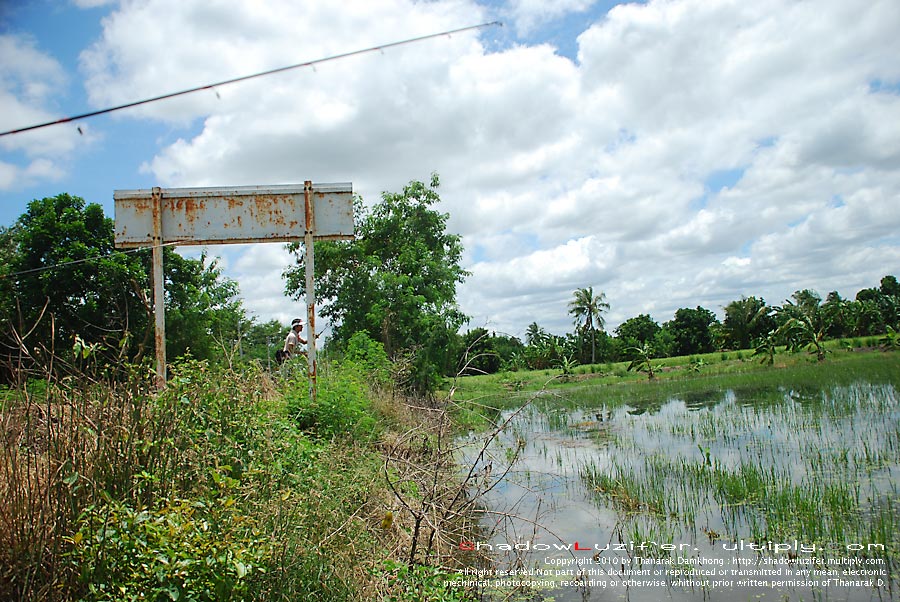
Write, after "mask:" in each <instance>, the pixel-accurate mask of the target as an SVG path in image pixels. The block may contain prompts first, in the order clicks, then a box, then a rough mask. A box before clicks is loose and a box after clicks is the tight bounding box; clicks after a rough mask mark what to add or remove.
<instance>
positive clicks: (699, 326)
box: [663, 305, 719, 355]
mask: <svg viewBox="0 0 900 602" xmlns="http://www.w3.org/2000/svg"><path fill="white" fill-rule="evenodd" d="M718 322H719V320H718V318H716V314H714V313H713V312H711V311H710V310H708V309H705V308H703V307H700V306H699V305H698V306H697V307H696V308H695V309H690V308H687V307H682V308H680V309H678V310H677V311H676V312H675V317H674V319H672V320H671V321H669V322H666V323H665V325H664V328H663V329H664V330H667V331H669V332H671V333H672V336H673V338H674V339H675V341H674V345H673V346H672V355H692V354H695V353H709V352H711V351H713V349H714V345H713V335H712V331H711V330H710V329H711V327H712V326H713V325H714V324H717V323H718Z"/></svg>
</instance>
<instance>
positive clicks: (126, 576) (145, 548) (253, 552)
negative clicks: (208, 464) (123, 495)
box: [69, 498, 267, 602]
mask: <svg viewBox="0 0 900 602" xmlns="http://www.w3.org/2000/svg"><path fill="white" fill-rule="evenodd" d="M227 500H228V498H226V499H225V500H222V501H221V502H220V504H218V507H216V506H209V505H207V504H204V503H203V502H201V501H199V500H195V501H189V500H180V499H175V500H166V501H165V503H164V504H162V505H161V507H160V508H158V509H156V510H152V511H151V510H138V509H135V508H132V507H130V506H129V505H127V504H124V503H122V502H119V501H115V500H111V499H107V500H106V501H105V503H101V504H99V505H96V506H91V507H89V508H87V509H86V510H85V511H84V512H83V513H82V515H81V517H80V519H79V524H78V530H77V531H76V533H75V536H74V537H73V538H72V544H73V546H72V552H71V553H70V554H69V559H70V560H71V561H72V562H74V563H75V566H76V567H77V569H76V570H77V571H78V575H79V579H78V580H79V582H80V583H82V584H83V586H84V588H85V591H84V593H83V594H82V597H81V599H82V600H85V601H93V600H97V601H99V600H109V599H115V600H121V601H123V602H124V601H132V600H134V601H138V600H185V601H196V602H207V601H210V602H212V601H216V600H234V599H241V598H243V597H244V595H245V593H246V591H247V585H248V575H250V574H251V573H253V572H258V571H260V570H261V567H260V566H259V563H260V561H261V560H262V558H263V556H264V555H265V554H264V552H265V550H266V547H267V544H266V542H265V541H260V540H256V539H253V538H252V537H248V535H249V534H248V533H242V531H243V529H241V528H240V525H241V523H243V522H244V521H245V520H246V518H247V517H243V516H241V515H239V514H238V513H237V512H235V511H234V510H233V509H234V506H233V500H231V503H229V502H228V501H227Z"/></svg>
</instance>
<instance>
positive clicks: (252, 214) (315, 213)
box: [113, 181, 353, 397]
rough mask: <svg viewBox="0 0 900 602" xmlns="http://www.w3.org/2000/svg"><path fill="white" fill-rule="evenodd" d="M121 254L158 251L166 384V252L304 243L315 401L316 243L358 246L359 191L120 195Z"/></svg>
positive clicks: (160, 373) (156, 280)
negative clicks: (354, 242) (169, 248)
mask: <svg viewBox="0 0 900 602" xmlns="http://www.w3.org/2000/svg"><path fill="white" fill-rule="evenodd" d="M113 197H114V199H115V204H116V247H118V248H135V247H142V246H147V245H151V246H152V247H153V305H154V315H155V324H156V337H155V338H156V378H157V384H158V386H159V387H163V386H164V385H165V381H166V346H165V342H166V339H165V332H166V324H165V310H164V308H165V301H164V299H165V290H164V280H163V259H162V257H163V254H162V251H163V249H162V246H163V245H164V244H167V243H177V244H179V245H201V244H230V243H250V242H299V241H300V240H302V241H303V242H304V245H305V246H306V301H307V323H308V324H309V326H308V328H307V345H308V358H309V360H308V364H309V365H308V371H309V381H310V395H311V396H313V397H315V394H316V335H315V332H316V331H315V325H316V323H315V318H316V316H315V302H316V301H315V287H314V282H313V275H314V273H315V272H314V265H315V264H314V257H313V247H314V243H315V241H316V240H342V239H349V238H353V186H352V185H351V184H349V183H346V184H313V183H312V182H310V181H307V182H305V183H304V184H303V186H299V185H297V184H286V185H279V186H268V187H261V186H240V187H231V188H153V189H152V190H147V189H142V190H116V191H115V193H114V194H113Z"/></svg>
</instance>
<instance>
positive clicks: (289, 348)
mask: <svg viewBox="0 0 900 602" xmlns="http://www.w3.org/2000/svg"><path fill="white" fill-rule="evenodd" d="M301 332H303V318H294V319H293V320H291V331H290V332H289V333H288V335H287V337H286V338H285V339H284V349H282V350H281V357H280V360H279V361H284V360H286V359H290V358H291V357H292V356H293V355H294V353H302V351H301V350H300V349H298V348H297V347H298V343H299V344H302V345H306V339H304V338H303V337H302V336H300V333H301ZM295 350H296V351H295Z"/></svg>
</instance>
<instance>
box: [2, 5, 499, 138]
mask: <svg viewBox="0 0 900 602" xmlns="http://www.w3.org/2000/svg"><path fill="white" fill-rule="evenodd" d="M502 25H503V23H502V22H500V21H491V22H489V23H480V24H478V25H468V26H466V27H460V28H458V29H450V30H447V31H442V32H439V33H431V34H427V35H424V36H419V37H416V38H409V39H406V40H400V41H398V42H390V43H388V44H380V45H378V46H371V47H369V48H363V49H361V50H352V51H350V52H343V53H341V54H335V55H332V56H328V57H324V58H320V59H315V60H312V61H305V62H303V63H296V64H294V65H288V66H286V67H278V68H276V69H269V70H267V71H260V72H258V73H253V74H250V75H242V76H240V77H234V78H231V79H226V80H223V81H220V82H216V83H214V84H206V85H203V86H197V87H195V88H188V89H187V90H181V91H178V92H170V93H168V94H162V95H160V96H154V97H152V98H145V99H143V100H136V101H134V102H129V103H125V104H121V105H117V106H114V107H109V108H106V109H100V110H97V111H91V112H89V113H82V114H80V115H73V116H71V117H63V118H62V119H56V120H54V121H47V122H45V123H38V124H35V125H29V126H26V127H21V128H16V129H13V130H8V131H6V132H0V137H3V136H11V135H13V134H21V133H23V132H29V131H32V130H37V129H41V128H45V127H50V126H51V125H58V124H61V123H70V122H73V121H79V120H81V119H87V118H89V117H96V116H98V115H104V114H106V113H112V112H114V111H121V110H122V109H129V108H131V107H137V106H140V105H145V104H149V103H152V102H157V101H160V100H165V99H168V98H175V97H177V96H183V95H185V94H191V93H193V92H200V91H202V90H214V89H215V88H219V87H222V86H227V85H228V84H234V83H237V82H242V81H247V80H250V79H255V78H258V77H265V76H267V75H273V74H275V73H282V72H284V71H290V70H292V69H300V68H302V67H314V66H315V65H319V64H321V63H327V62H329V61H336V60H338V59H343V58H347V57H351V56H356V55H360V54H365V53H368V52H378V51H384V50H385V49H386V48H394V47H396V46H403V45H405V44H413V43H416V42H421V41H424V40H428V39H431V38H438V37H441V36H450V35H453V34H456V33H461V32H464V31H470V30H475V29H482V28H485V27H492V26H502Z"/></svg>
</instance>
